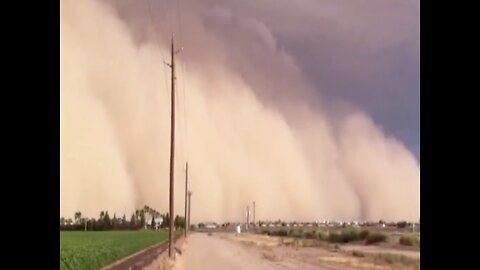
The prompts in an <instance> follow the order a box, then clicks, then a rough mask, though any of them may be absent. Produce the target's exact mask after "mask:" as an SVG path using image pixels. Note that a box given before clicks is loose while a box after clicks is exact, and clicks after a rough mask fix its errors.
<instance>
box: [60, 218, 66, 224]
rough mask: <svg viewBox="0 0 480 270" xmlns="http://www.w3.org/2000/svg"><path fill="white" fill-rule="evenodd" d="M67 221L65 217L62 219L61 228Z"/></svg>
mask: <svg viewBox="0 0 480 270" xmlns="http://www.w3.org/2000/svg"><path fill="white" fill-rule="evenodd" d="M65 223H66V220H65V218H64V217H61V218H60V226H65Z"/></svg>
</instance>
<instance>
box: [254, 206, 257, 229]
mask: <svg viewBox="0 0 480 270" xmlns="http://www.w3.org/2000/svg"><path fill="white" fill-rule="evenodd" d="M253 226H254V227H255V228H256V227H257V224H256V223H255V201H253Z"/></svg>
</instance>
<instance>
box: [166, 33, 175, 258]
mask: <svg viewBox="0 0 480 270" xmlns="http://www.w3.org/2000/svg"><path fill="white" fill-rule="evenodd" d="M171 53H172V54H171V62H170V64H167V65H168V66H170V68H171V69H172V72H171V74H172V76H171V88H172V94H171V96H172V105H171V110H172V111H171V121H170V230H169V232H168V244H169V246H168V257H170V258H172V257H173V235H172V234H173V220H174V218H175V216H174V213H173V192H174V189H173V187H174V181H173V179H174V156H175V155H174V152H175V151H174V149H175V61H174V55H175V51H174V47H173V35H172V52H171Z"/></svg>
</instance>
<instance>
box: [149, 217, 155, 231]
mask: <svg viewBox="0 0 480 270" xmlns="http://www.w3.org/2000/svg"><path fill="white" fill-rule="evenodd" d="M150 228H152V229H155V217H154V216H152V223H150Z"/></svg>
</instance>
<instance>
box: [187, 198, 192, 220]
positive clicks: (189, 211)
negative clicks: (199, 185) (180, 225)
mask: <svg viewBox="0 0 480 270" xmlns="http://www.w3.org/2000/svg"><path fill="white" fill-rule="evenodd" d="M191 205H192V192H191V191H188V223H187V227H188V228H190V213H191V210H190V209H191V208H190V207H191Z"/></svg>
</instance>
